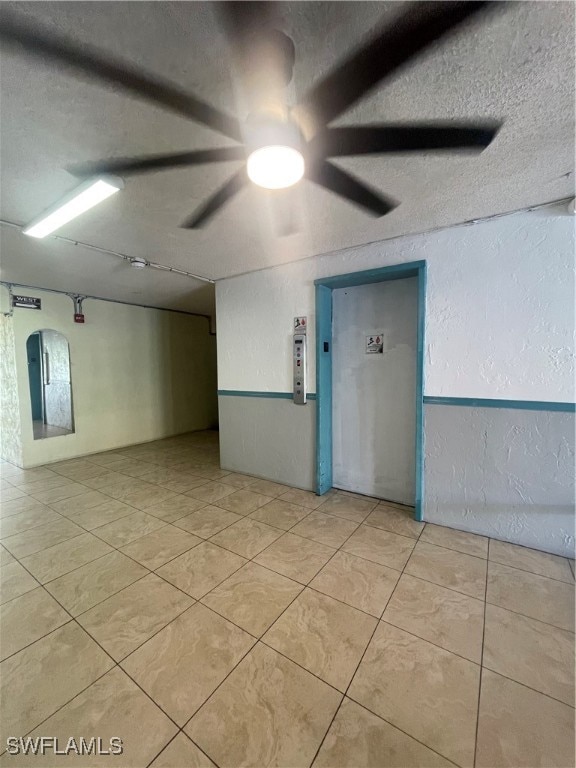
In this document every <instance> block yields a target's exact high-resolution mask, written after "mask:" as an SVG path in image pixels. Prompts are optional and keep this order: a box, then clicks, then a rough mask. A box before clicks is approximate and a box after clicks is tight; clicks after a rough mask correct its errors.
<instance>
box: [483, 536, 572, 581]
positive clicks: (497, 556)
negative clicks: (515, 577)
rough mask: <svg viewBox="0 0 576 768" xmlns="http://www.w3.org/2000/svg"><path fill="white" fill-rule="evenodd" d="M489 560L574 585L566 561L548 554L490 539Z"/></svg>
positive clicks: (564, 558) (563, 558)
mask: <svg viewBox="0 0 576 768" xmlns="http://www.w3.org/2000/svg"><path fill="white" fill-rule="evenodd" d="M490 560H492V561H494V562H495V563H501V564H502V565H509V566H511V567H512V568H519V569H520V570H522V571H530V572H531V573H537V574H538V575H539V576H547V577H548V578H549V579H558V580H559V581H565V582H567V583H568V584H573V583H574V577H573V576H572V571H571V570H570V564H569V562H568V559H567V558H566V557H558V555H550V554H549V553H548V552H539V551H538V550H537V549H529V548H528V547H519V546H518V545H516V544H508V542H506V541H496V540H495V539H492V540H491V542H490Z"/></svg>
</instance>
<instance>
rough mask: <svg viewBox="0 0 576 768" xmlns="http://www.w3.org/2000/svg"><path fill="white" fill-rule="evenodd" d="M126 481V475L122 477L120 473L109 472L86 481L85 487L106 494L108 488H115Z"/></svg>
mask: <svg viewBox="0 0 576 768" xmlns="http://www.w3.org/2000/svg"><path fill="white" fill-rule="evenodd" d="M126 479H127V477H126V475H121V474H120V472H111V471H108V470H107V471H106V472H104V473H103V474H102V475H97V476H96V477H90V478H88V479H87V480H84V482H83V485H86V486H88V488H95V489H96V490H101V491H102V493H105V489H106V488H111V487H114V484H115V483H119V482H122V481H125V480H126Z"/></svg>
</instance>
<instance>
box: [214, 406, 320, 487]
mask: <svg viewBox="0 0 576 768" xmlns="http://www.w3.org/2000/svg"><path fill="white" fill-rule="evenodd" d="M218 406H219V411H220V423H221V424H225V425H226V428H225V429H224V430H220V463H221V465H222V467H223V468H224V469H231V470H234V471H235V472H245V473H246V474H249V475H256V476H257V477H263V478H266V479H267V480H275V481H277V482H279V483H286V484H287V485H293V486H294V487H296V488H304V489H305V490H308V491H311V490H313V489H314V484H315V450H316V440H315V437H314V434H315V418H316V403H315V402H314V401H312V400H309V401H308V402H307V403H306V405H294V403H293V402H292V401H291V400H280V399H271V398H260V397H231V396H225V397H219V398H218Z"/></svg>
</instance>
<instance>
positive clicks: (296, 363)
mask: <svg viewBox="0 0 576 768" xmlns="http://www.w3.org/2000/svg"><path fill="white" fill-rule="evenodd" d="M292 347H293V354H292V357H293V367H294V403H295V404H296V405H305V404H306V335H305V334H303V333H295V334H294V336H293V337H292Z"/></svg>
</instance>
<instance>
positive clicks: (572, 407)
mask: <svg viewBox="0 0 576 768" xmlns="http://www.w3.org/2000/svg"><path fill="white" fill-rule="evenodd" d="M218 395H219V396H220V397H266V398H271V399H273V400H292V397H293V395H292V392H255V391H254V392H253V391H249V390H247V389H219V390H218ZM307 397H308V400H316V393H315V392H310V393H308V395H307ZM424 403H425V404H426V405H463V406H467V407H468V408H513V409H520V410H525V411H556V412H562V413H576V403H556V402H548V401H546V400H491V399H488V398H479V397H434V396H432V395H424Z"/></svg>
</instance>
